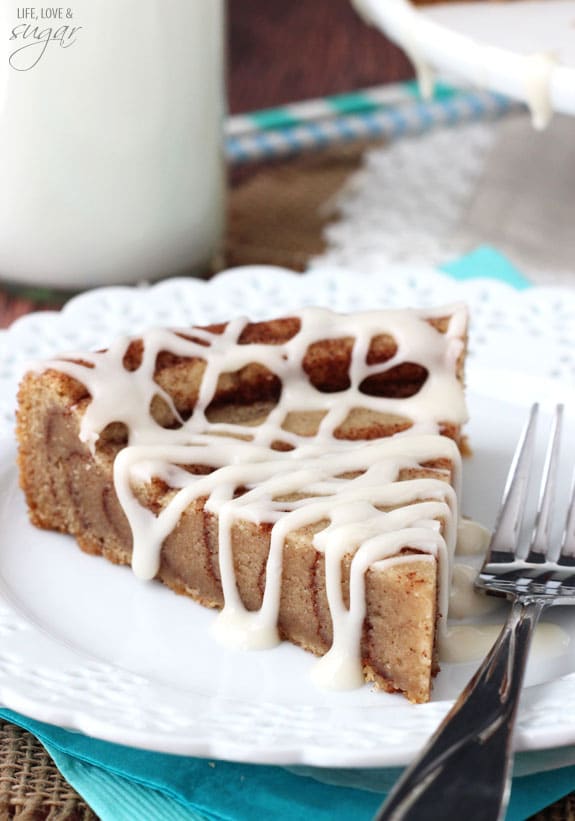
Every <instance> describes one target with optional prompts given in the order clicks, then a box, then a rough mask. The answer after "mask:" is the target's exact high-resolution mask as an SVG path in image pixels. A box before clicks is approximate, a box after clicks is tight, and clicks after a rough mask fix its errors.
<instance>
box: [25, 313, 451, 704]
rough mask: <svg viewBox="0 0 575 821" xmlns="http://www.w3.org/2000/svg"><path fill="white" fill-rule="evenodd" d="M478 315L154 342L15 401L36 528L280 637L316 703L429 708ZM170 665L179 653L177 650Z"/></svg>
mask: <svg viewBox="0 0 575 821" xmlns="http://www.w3.org/2000/svg"><path fill="white" fill-rule="evenodd" d="M466 335H467V313H466V309H465V307H463V306H460V305H458V306H451V307H449V308H443V309H439V310H417V311H415V310H399V311H395V310H394V311H373V312H369V313H360V314H350V315H337V314H334V313H332V312H330V311H327V310H323V309H312V308H309V309H304V310H302V311H301V312H299V313H296V314H292V315H290V316H289V317H286V318H282V319H275V320H271V321H267V322H255V323H252V322H248V321H247V320H245V319H241V320H234V321H231V322H229V323H227V324H221V325H212V326H209V327H203V328H199V327H197V328H196V327H193V328H191V329H184V330H158V329H154V330H150V331H149V332H147V333H145V334H144V335H143V336H142V337H140V338H134V339H128V338H122V339H118V340H116V341H115V342H114V343H113V344H112V345H111V346H110V347H109V348H108V349H107V350H103V351H98V352H91V353H73V354H68V355H65V356H62V357H59V358H57V359H55V360H51V361H48V362H44V363H42V364H39V365H37V366H36V367H34V368H33V369H31V370H30V371H29V372H28V373H27V374H26V375H25V377H24V379H23V381H22V383H21V386H20V391H19V410H18V439H19V444H20V450H19V464H20V481H21V486H22V488H23V490H24V492H25V494H26V498H27V501H28V506H29V510H30V518H31V520H32V522H33V523H34V524H35V525H37V526H38V527H42V528H49V529H52V530H59V531H62V532H64V533H69V534H71V535H73V536H74V537H75V538H76V539H77V541H78V544H79V545H80V547H81V548H82V549H83V550H85V551H86V552H88V553H94V554H102V555H103V556H105V557H106V558H107V559H109V560H111V561H112V562H116V563H119V564H129V563H131V565H132V567H133V569H134V572H135V573H136V574H137V575H138V576H139V577H141V578H145V579H153V578H156V579H159V580H160V581H162V582H164V584H166V585H168V586H169V587H171V588H172V589H173V590H175V591H176V592H178V593H183V594H186V595H188V596H191V597H192V598H194V599H196V601H198V602H201V603H202V604H204V605H206V606H208V607H216V608H219V609H220V610H221V612H220V613H219V614H218V615H217V617H215V621H214V632H215V637H216V639H219V640H221V641H224V642H229V643H230V644H232V645H233V646H239V647H245V648H249V647H254V648H263V647H269V646H271V645H274V644H276V643H277V642H278V641H279V640H280V639H287V640H289V641H292V642H294V643H296V644H298V645H300V646H301V647H304V648H306V649H308V650H311V651H312V652H313V653H315V654H316V655H318V656H321V657H322V658H321V659H319V661H318V662H316V664H315V666H314V667H313V669H312V675H313V677H314V679H315V680H316V682H317V683H318V684H320V685H321V686H326V687H341V688H345V687H353V686H358V685H359V684H361V683H363V681H364V680H370V681H374V682H375V683H376V684H377V685H378V686H379V687H381V688H382V689H384V690H387V691H400V692H402V693H404V694H405V695H406V696H407V698H409V699H410V700H411V701H414V702H423V701H426V700H428V699H429V697H430V689H431V682H432V677H433V675H434V674H435V672H436V671H437V650H436V648H437V637H438V631H440V630H441V629H442V624H443V621H444V619H445V616H446V612H447V596H448V587H449V579H450V557H451V554H452V552H453V547H454V539H455V536H454V534H455V531H456V525H457V493H458V486H459V474H460V450H461V448H462V445H463V438H462V433H461V425H462V423H463V422H464V421H465V420H466V409H465V401H464V395H463V366H464V357H465V348H466ZM175 651H177V650H176V649H175Z"/></svg>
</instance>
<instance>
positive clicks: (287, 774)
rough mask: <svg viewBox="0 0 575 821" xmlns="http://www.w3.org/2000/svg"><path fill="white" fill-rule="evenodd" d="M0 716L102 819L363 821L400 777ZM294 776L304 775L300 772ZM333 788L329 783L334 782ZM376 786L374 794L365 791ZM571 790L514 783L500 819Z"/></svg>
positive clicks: (572, 782) (539, 778)
mask: <svg viewBox="0 0 575 821" xmlns="http://www.w3.org/2000/svg"><path fill="white" fill-rule="evenodd" d="M0 717H2V718H3V719H5V720H6V721H11V722H12V723H14V724H18V725H19V726H21V727H24V728H25V729H27V730H29V731H30V732H31V733H33V734H34V735H35V736H36V737H37V738H38V739H39V740H40V741H41V742H42V744H43V745H44V746H45V747H46V749H47V751H48V752H49V754H50V755H51V756H52V757H53V759H54V761H55V763H56V766H57V767H58V768H59V769H60V771H61V772H62V774H63V775H64V777H65V778H66V779H67V780H68V781H69V782H70V784H72V786H73V787H74V788H75V789H77V790H78V792H79V793H80V794H81V795H82V796H83V797H84V799H85V800H86V801H87V803H88V804H90V806H91V807H92V808H93V809H94V811H95V812H96V813H97V814H98V815H99V816H100V818H101V819H102V821H132V819H134V818H146V819H150V821H180V820H181V821H184V819H185V821H203V820H204V819H207V821H252V820H253V819H254V818H258V817H261V818H272V817H278V818H282V819H283V821H305V819H308V818H310V819H311V818H312V817H313V818H314V819H319V821H349V819H352V818H353V819H354V821H362V820H363V819H365V821H368V819H370V818H371V817H372V816H373V814H374V813H375V811H376V809H377V808H378V807H379V805H380V803H381V802H382V801H383V799H384V798H385V795H386V790H388V789H389V787H390V785H391V784H392V783H393V782H394V781H395V779H396V778H397V776H398V775H399V773H400V770H398V769H383V770H365V771H359V772H357V771H354V776H355V777H354V779H353V780H354V782H356V783H357V782H359V783H361V782H362V781H363V782H364V783H366V784H369V785H370V789H358V788H352V787H349V786H337V785H336V783H337V781H338V779H340V780H341V781H343V782H344V783H345V782H346V781H349V779H350V773H349V771H346V770H343V771H341V774H340V772H339V771H338V770H321V769H313V768H310V767H306V768H299V769H298V768H294V770H296V771H295V772H294V771H293V770H291V769H287V768H282V767H267V766H258V765H254V764H234V763H231V762H226V761H209V760H205V759H200V758H188V757H183V756H175V755H164V754H161V753H152V752H146V751H145V750H136V749H132V748H130V747H122V746H120V745H117V744H109V743H107V742H105V741H98V740H96V739H93V738H89V737H88V736H85V735H82V734H81V733H74V732H69V731H67V730H62V729H61V728H59V727H53V726H51V725H49V724H43V723H41V722H39V721H33V720H32V719H29V718H26V717H24V716H21V715H19V714H18V713H14V712H12V711H11V710H0ZM302 771H304V772H305V774H302ZM334 782H336V783H334ZM378 783H380V784H381V785H382V788H383V789H382V791H381V792H374V791H373V789H374V787H376V785H377V784H378ZM574 788H575V767H564V768H563V769H560V770H554V771H551V772H544V773H537V774H535V775H530V776H525V777H523V778H516V779H514V781H513V788H512V792H511V801H510V805H509V810H508V813H507V821H524V819H527V818H528V817H529V816H530V815H532V814H533V813H536V812H538V811H539V810H540V809H542V808H543V807H546V806H548V805H549V804H551V803H552V802H553V801H556V800H557V799H559V798H561V797H562V796H563V795H566V794H567V793H569V792H570V791H571V790H573V789H574Z"/></svg>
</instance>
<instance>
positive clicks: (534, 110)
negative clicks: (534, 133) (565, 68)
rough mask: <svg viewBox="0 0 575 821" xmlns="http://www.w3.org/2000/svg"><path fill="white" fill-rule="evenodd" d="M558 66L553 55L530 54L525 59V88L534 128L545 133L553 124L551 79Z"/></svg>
mask: <svg viewBox="0 0 575 821" xmlns="http://www.w3.org/2000/svg"><path fill="white" fill-rule="evenodd" d="M557 64H558V59H557V57H556V56H555V55H553V54H530V55H528V56H527V57H525V88H526V98H527V105H528V106H529V111H530V112H531V122H532V123H533V128H535V129H537V130H538V131H543V129H545V128H547V126H548V125H549V123H550V122H551V118H552V116H553V106H552V103H551V78H552V75H553V71H554V70H555V68H556V66H557Z"/></svg>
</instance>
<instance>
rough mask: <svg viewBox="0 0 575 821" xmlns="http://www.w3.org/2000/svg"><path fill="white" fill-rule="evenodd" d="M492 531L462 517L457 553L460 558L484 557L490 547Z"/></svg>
mask: <svg viewBox="0 0 575 821" xmlns="http://www.w3.org/2000/svg"><path fill="white" fill-rule="evenodd" d="M490 539H491V531H490V530H489V528H487V527H484V526H483V525H482V524H480V523H479V522H475V521H474V520H473V519H468V518H466V517H461V518H460V520H459V525H458V526H457V545H456V548H455V552H456V554H457V555H458V556H477V555H481V556H483V555H484V554H485V552H486V551H487V548H488V546H489V540H490Z"/></svg>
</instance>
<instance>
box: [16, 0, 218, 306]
mask: <svg viewBox="0 0 575 821" xmlns="http://www.w3.org/2000/svg"><path fill="white" fill-rule="evenodd" d="M28 2H29V3H30V5H24V4H23V2H20V0H0V48H1V51H2V55H1V60H0V280H1V281H4V282H12V283H17V284H19V285H25V286H44V287H52V288H61V289H65V290H68V289H72V290H79V289H82V288H85V287H89V286H94V285H103V284H112V283H133V282H137V281H141V280H150V279H156V278H159V277H164V276H173V275H184V274H190V273H202V272H204V271H205V270H206V269H207V268H208V266H209V263H210V260H211V259H212V258H213V256H214V255H215V253H216V252H217V250H218V247H219V243H220V239H221V235H222V224H223V200H224V165H223V150H222V122H223V114H224V76H223V75H224V46H223V38H224V19H223V18H224V11H223V0H69V4H67V5H59V0H55V2H53V3H52V2H42V3H37V2H34V0H28Z"/></svg>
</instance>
